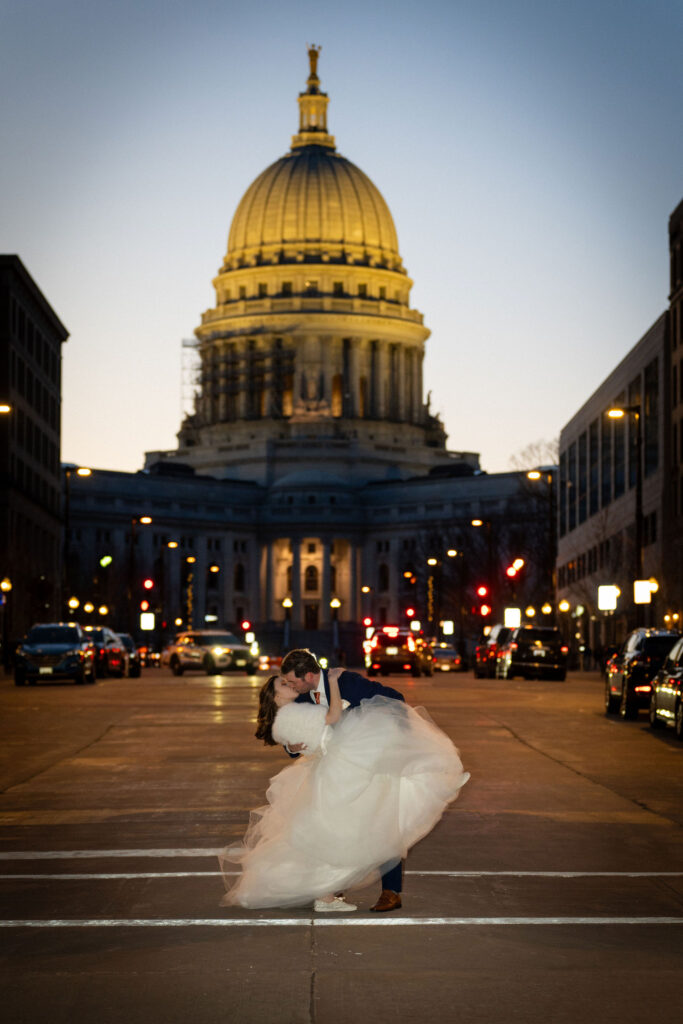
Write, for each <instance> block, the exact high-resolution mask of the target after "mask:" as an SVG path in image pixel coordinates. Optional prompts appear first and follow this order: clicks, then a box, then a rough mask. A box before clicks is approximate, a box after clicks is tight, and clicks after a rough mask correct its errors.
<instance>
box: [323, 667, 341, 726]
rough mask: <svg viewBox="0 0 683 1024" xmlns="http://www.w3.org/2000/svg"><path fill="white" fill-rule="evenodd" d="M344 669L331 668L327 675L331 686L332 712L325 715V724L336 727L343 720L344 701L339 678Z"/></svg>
mask: <svg viewBox="0 0 683 1024" xmlns="http://www.w3.org/2000/svg"><path fill="white" fill-rule="evenodd" d="M342 671H343V669H341V668H331V669H330V671H329V672H328V673H327V681H328V683H329V684H330V710H329V711H328V712H327V714H326V715H325V724H326V725H334V723H335V722H338V721H339V719H340V718H341V713H342V710H343V708H342V699H341V693H340V692H339V676H340V675H341V674H342Z"/></svg>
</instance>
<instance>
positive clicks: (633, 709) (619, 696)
mask: <svg viewBox="0 0 683 1024" xmlns="http://www.w3.org/2000/svg"><path fill="white" fill-rule="evenodd" d="M680 637H681V634H680V633H674V632H672V631H671V630H668V629H645V628H641V629H634V630H633V632H631V633H629V635H628V636H627V637H626V640H625V641H624V643H623V644H622V647H621V650H620V651H619V652H618V653H617V654H615V655H614V657H613V658H611V659H610V661H609V662H608V663H607V669H606V678H605V713H606V714H608V715H614V714H616V713H617V712H619V715H620V716H621V717H622V718H635V716H636V715H637V714H638V712H639V710H640V709H641V708H649V706H650V697H651V695H652V680H653V678H654V677H655V676H656V675H657V673H658V672H659V670H660V668H661V667H662V665H663V664H664V660H665V658H666V656H667V654H668V653H669V651H670V650H671V648H672V647H673V645H674V644H675V642H676V641H677V640H679V639H680Z"/></svg>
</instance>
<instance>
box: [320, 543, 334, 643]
mask: <svg viewBox="0 0 683 1024" xmlns="http://www.w3.org/2000/svg"><path fill="white" fill-rule="evenodd" d="M322 551H323V564H322V586H321V589H320V626H321V628H322V629H326V628H327V627H328V626H329V624H330V600H331V598H332V593H331V589H330V578H331V573H330V555H331V552H332V545H331V543H330V538H329V537H323V538H322Z"/></svg>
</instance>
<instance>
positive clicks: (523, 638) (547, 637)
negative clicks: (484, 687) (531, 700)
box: [496, 626, 569, 680]
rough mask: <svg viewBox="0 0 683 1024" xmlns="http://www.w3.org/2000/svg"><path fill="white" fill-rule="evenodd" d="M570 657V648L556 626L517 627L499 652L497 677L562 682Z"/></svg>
mask: <svg viewBox="0 0 683 1024" xmlns="http://www.w3.org/2000/svg"><path fill="white" fill-rule="evenodd" d="M568 654H569V647H568V646H567V644H566V643H565V642H564V640H563V639H562V634H561V633H560V631H559V629H555V627H554V626H518V627H517V628H516V629H513V630H512V632H511V633H510V636H509V637H508V638H507V640H506V641H505V643H504V644H503V645H502V646H501V647H500V648H499V650H498V655H497V660H496V677H497V678H498V679H513V678H514V677H515V676H524V678H525V679H559V680H563V679H565V678H566V675H567V655H568Z"/></svg>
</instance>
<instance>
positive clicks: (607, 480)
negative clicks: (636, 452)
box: [600, 412, 614, 508]
mask: <svg viewBox="0 0 683 1024" xmlns="http://www.w3.org/2000/svg"><path fill="white" fill-rule="evenodd" d="M613 423H614V421H613V420H611V419H610V418H609V416H608V415H607V412H604V413H603V415H602V418H601V420H600V428H601V429H600V478H601V480H600V483H601V486H600V505H601V507H602V508H606V507H607V506H608V505H609V504H610V502H611V501H612V431H613Z"/></svg>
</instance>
